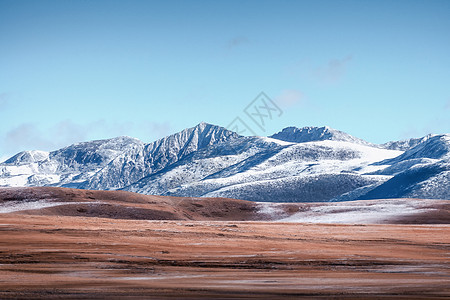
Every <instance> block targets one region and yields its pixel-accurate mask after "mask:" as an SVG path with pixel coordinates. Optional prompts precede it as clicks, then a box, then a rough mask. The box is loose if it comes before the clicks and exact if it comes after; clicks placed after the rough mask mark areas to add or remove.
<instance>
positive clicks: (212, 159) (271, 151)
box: [0, 123, 450, 202]
mask: <svg viewBox="0 0 450 300" xmlns="http://www.w3.org/2000/svg"><path fill="white" fill-rule="evenodd" d="M399 149H400V150H399ZM449 153H450V135H448V134H447V135H445V134H444V135H429V136H426V137H423V138H420V139H411V140H406V141H398V142H389V143H386V144H382V145H375V144H371V143H369V142H366V141H364V140H361V139H359V138H356V137H353V136H351V135H349V134H347V133H345V132H342V131H338V130H335V129H332V128H330V127H304V128H296V127H288V128H285V129H283V130H282V131H280V132H279V133H276V134H274V135H272V136H270V137H257V136H251V137H244V136H240V135H238V134H237V133H235V132H232V131H229V130H227V129H225V128H223V127H220V126H216V125H211V124H207V123H200V124H198V125H197V126H195V127H192V128H188V129H185V130H183V131H181V132H178V133H175V134H172V135H170V136H167V137H164V138H162V139H160V140H157V141H155V142H151V143H147V144H146V143H143V142H141V141H139V140H137V139H133V138H129V137H119V138H115V139H109V140H101V141H92V142H85V143H79V144H75V145H71V146H69V147H66V148H63V149H60V150H56V151H53V152H43V151H26V152H21V153H19V154H17V155H15V156H13V157H11V158H10V159H8V160H7V161H5V162H4V163H2V164H0V186H61V187H72V188H82V189H94V190H118V189H121V190H125V191H131V192H137V193H141V194H154V195H165V196H181V197H227V198H236V199H243V200H251V201H260V202H318V201H343V200H357V199H376V198H406V197H426V198H437V199H450V192H449V190H450V189H449V188H448V186H449V183H450V173H449V171H450V167H449V165H450V156H449Z"/></svg>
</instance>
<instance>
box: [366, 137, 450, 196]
mask: <svg viewBox="0 0 450 300" xmlns="http://www.w3.org/2000/svg"><path fill="white" fill-rule="evenodd" d="M377 164H389V165H390V167H388V168H385V169H381V170H379V171H377V172H374V173H373V174H378V175H394V176H393V177H392V178H391V179H389V180H388V181H386V182H384V183H383V184H381V185H379V186H376V187H374V188H373V189H371V190H369V191H367V193H362V194H360V195H359V196H358V199H379V198H395V197H398V198H406V197H416V198H434V199H450V175H449V171H450V135H449V134H444V135H434V136H430V137H429V138H427V139H425V140H424V141H423V142H422V143H420V144H417V145H416V146H415V147H413V148H411V149H408V150H407V151H405V152H404V153H403V154H402V155H399V156H398V157H395V158H393V159H387V160H383V161H381V162H379V163H377Z"/></svg>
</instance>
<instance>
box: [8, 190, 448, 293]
mask: <svg viewBox="0 0 450 300" xmlns="http://www.w3.org/2000/svg"><path fill="white" fill-rule="evenodd" d="M21 193H22V194H21ZM30 193H35V194H36V195H44V194H45V193H47V195H46V196H45V197H44V196H42V198H39V199H37V200H36V195H35V198H33V199H32V197H31V194H30ZM49 193H50V194H49ZM51 193H54V194H55V193H63V194H66V193H68V194H70V193H78V194H77V195H75V196H76V197H75V196H73V197H71V198H70V200H67V199H66V201H68V202H72V203H73V204H71V205H69V204H64V205H59V206H51V207H47V208H41V209H39V208H37V206H36V205H35V206H33V205H34V204H33V205H32V204H29V202H33V201H34V203H36V201H41V200H43V199H53V200H51V201H58V202H64V197H59V198H55V197H54V194H51ZM99 193H106V194H107V195H108V197H106V196H103V198H102V199H103V200H102V201H105V203H103V202H102V203H101V205H113V203H112V202H108V201H113V200H111V196H112V195H118V194H117V192H99ZM108 193H112V194H108ZM119 193H121V192H119ZM19 194H21V195H25V196H24V197H19V196H18V195H19ZM88 195H90V196H89V197H92V199H90V198H88ZM99 195H100V194H96V193H95V192H92V193H91V191H77V190H70V189H54V190H52V189H50V190H47V189H41V190H39V189H37V190H36V189H22V190H17V189H16V190H15V191H13V190H12V189H2V190H0V207H3V208H5V207H6V208H7V209H9V210H12V211H9V212H6V211H7V209H4V212H3V213H0V299H10V298H18V299H24V298H33V299H36V298H41V299H75V298H76V299H79V298H88V299H105V298H107V299H123V298H135V299H142V298H146V299H177V298H185V299H199V298H200V299H211V298H214V299H243V298H245V299H248V298H254V299H258V298H267V299H277V298H298V297H304V298H323V299H330V298H345V299H356V298H365V299H367V298H372V299H390V298H399V299H449V298H450V262H449V261H450V251H449V249H450V225H447V224H427V225H424V224H408V225H405V224H358V225H345V224H312V223H308V224H307V223H295V222H293V223H285V222H273V221H240V220H231V219H232V218H231V216H232V215H233V213H235V210H236V211H241V212H242V214H241V215H238V219H242V220H248V219H251V218H255V219H258V218H263V217H264V216H265V217H267V216H268V215H267V214H264V213H258V208H257V207H256V206H255V207H254V206H253V205H254V204H252V203H247V202H246V201H243V202H241V201H239V200H231V199H221V201H216V200H214V199H210V200H208V201H209V202H208V201H207V202H202V203H201V205H202V206H198V205H197V204H199V203H197V202H196V200H195V199H172V200H171V199H165V198H163V197H161V198H160V199H159V197H156V198H152V200H149V199H150V198H145V199H144V198H140V197H141V196H140V195H139V196H133V195H134V194H129V193H126V194H123V195H122V196H120V197H122V198H123V197H125V198H126V199H130V203H131V204H130V205H129V206H130V207H131V208H129V209H130V210H131V211H132V212H127V213H124V212H122V213H119V212H118V211H117V208H120V209H119V210H120V211H121V210H126V209H127V208H126V207H127V205H126V204H124V201H123V199H119V200H120V201H119V200H118V198H116V200H114V201H118V202H116V203H115V204H114V205H118V207H115V208H114V207H109V209H106V210H105V212H104V215H103V216H100V217H98V216H95V215H94V212H95V211H97V212H99V211H100V212H101V211H102V210H100V209H99V207H98V205H97V204H96V205H92V206H90V204H89V201H90V202H99V201H100V200H99V199H100V198H101V197H100V196H99ZM82 196H83V197H82ZM52 197H53V198H52ZM99 197H100V198H99ZM114 197H116V196H114ZM117 197H118V196H117ZM133 197H136V198H135V199H133ZM144 197H147V196H144ZM148 197H153V196H148ZM75 198H76V199H77V200H76V201H75V200H74V199H75ZM139 199H140V200H139ZM158 199H159V200H158ZM31 200H32V201H31ZM139 201H140V202H139ZM149 201H153V202H155V203H153V204H152V205H153V206H152V207H153V208H152V209H153V210H151V211H153V212H152V214H153V215H152V216H156V217H157V216H159V217H161V216H162V217H161V218H163V217H164V218H165V219H166V220H145V219H144V217H145V216H147V217H148V216H149V215H148V214H149V213H150V211H148V210H149V209H150V207H149V206H147V205H149ZM164 201H167V203H169V204H170V207H171V209H169V208H168V207H167V205H164ZM174 201H175V202H174ZM20 202H26V203H28V204H27V205H28V206H27V205H25V206H22V209H21V210H17V207H20ZM80 202H82V203H83V204H79V203H80ZM106 202H108V203H106ZM119 202H120V203H119ZM218 202H222V207H220V206H219V207H220V209H217V207H216V205H219V204H217V203H218ZM37 203H40V202H37ZM436 203H437V204H436ZM174 204H176V205H174ZM431 204H433V205H435V206H433V209H432V210H429V211H427V213H429V214H430V213H431V212H433V214H432V215H429V216H428V218H425V217H424V214H423V211H422V212H421V213H420V214H417V216H418V217H419V220H413V216H414V214H409V215H408V216H406V217H405V218H406V219H404V221H402V222H403V223H423V222H422V221H420V218H425V219H426V220H429V219H432V218H435V222H434V223H438V222H437V221H438V220H443V221H442V223H445V220H447V219H446V216H447V213H448V210H447V208H448V207H447V206H446V205H447V204H446V202H445V201H441V202H429V205H431ZM436 205H438V206H436ZM156 206H159V207H160V210H157V209H156V208H155V207H156ZM282 206H283V207H284V208H285V211H286V213H287V214H288V215H293V214H295V213H298V212H299V211H300V212H302V211H307V210H308V208H305V207H303V206H302V205H300V204H299V205H297V206H296V207H297V209H295V205H294V206H291V205H282ZM14 207H16V209H15V210H14V209H11V208H14ZM30 207H31V208H34V209H31V210H30V209H24V208H30ZM107 207H108V206H105V207H104V208H107ZM136 207H140V208H142V209H146V211H142V210H139V209H138V210H133V209H136ZM186 207H188V208H189V209H187V208H186ZM293 207H294V208H293ZM437 207H439V208H440V209H438V208H437ZM347 209H348V208H347ZM226 210H228V211H229V212H231V213H230V214H228V213H226ZM161 211H163V212H169V213H170V214H169V215H170V216H172V217H171V218H169V217H168V216H169V215H167V214H165V213H163V214H162V215H158V214H161ZM137 212H139V213H137ZM221 212H223V213H221ZM136 214H137V215H138V216H141V218H137V217H136V218H135V217H133V216H135V215H136ZM174 214H175V215H176V216H178V217H179V219H178V220H177V219H176V218H175V219H174V217H173V216H174ZM184 214H188V216H186V215H184ZM217 214H218V215H217ZM216 215H217V216H216ZM156 217H155V218H156ZM214 218H219V219H221V221H213V220H212V219H214ZM227 219H228V220H227ZM393 220H394V221H395V222H397V223H398V222H399V219H393ZM447 223H448V222H447Z"/></svg>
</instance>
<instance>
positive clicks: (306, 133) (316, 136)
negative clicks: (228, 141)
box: [270, 126, 371, 145]
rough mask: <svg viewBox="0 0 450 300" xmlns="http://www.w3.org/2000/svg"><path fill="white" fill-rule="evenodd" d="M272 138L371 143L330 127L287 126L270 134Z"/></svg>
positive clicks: (297, 140) (296, 141)
mask: <svg viewBox="0 0 450 300" xmlns="http://www.w3.org/2000/svg"><path fill="white" fill-rule="evenodd" d="M270 137H271V138H274V139H278V140H282V141H285V142H294V143H305V142H315V141H325V140H330V141H342V142H351V143H355V144H361V145H371V144H370V143H369V142H366V141H364V140H362V139H359V138H356V137H354V136H351V135H350V134H348V133H345V132H342V131H339V130H336V129H333V128H330V127H328V126H324V127H303V128H297V127H286V128H284V129H283V130H282V131H280V132H278V133H275V134H274V135H271V136H270Z"/></svg>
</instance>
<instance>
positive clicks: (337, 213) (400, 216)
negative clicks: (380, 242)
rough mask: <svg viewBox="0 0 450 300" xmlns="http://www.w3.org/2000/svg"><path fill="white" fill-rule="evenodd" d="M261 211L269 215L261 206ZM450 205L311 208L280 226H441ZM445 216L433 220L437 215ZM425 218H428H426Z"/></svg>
mask: <svg viewBox="0 0 450 300" xmlns="http://www.w3.org/2000/svg"><path fill="white" fill-rule="evenodd" d="M260 205H261V209H264V211H267V210H268V209H267V208H266V207H265V206H268V205H269V206H270V203H264V204H260ZM449 209H450V201H445V200H424V199H387V200H382V199H378V200H365V201H349V202H336V203H326V204H325V203H322V204H317V205H311V206H309V207H308V208H307V209H304V211H301V212H298V213H296V214H294V215H291V216H289V217H287V218H282V219H279V220H278V222H301V223H329V224H391V223H402V222H406V223H408V221H407V220H409V222H411V223H414V222H420V220H422V219H423V221H424V222H425V223H439V222H441V221H440V220H443V222H445V223H448V222H449V221H450V210H449ZM438 214H439V215H443V216H438V217H437V218H436V217H435V218H433V215H438ZM422 216H424V217H422Z"/></svg>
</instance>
